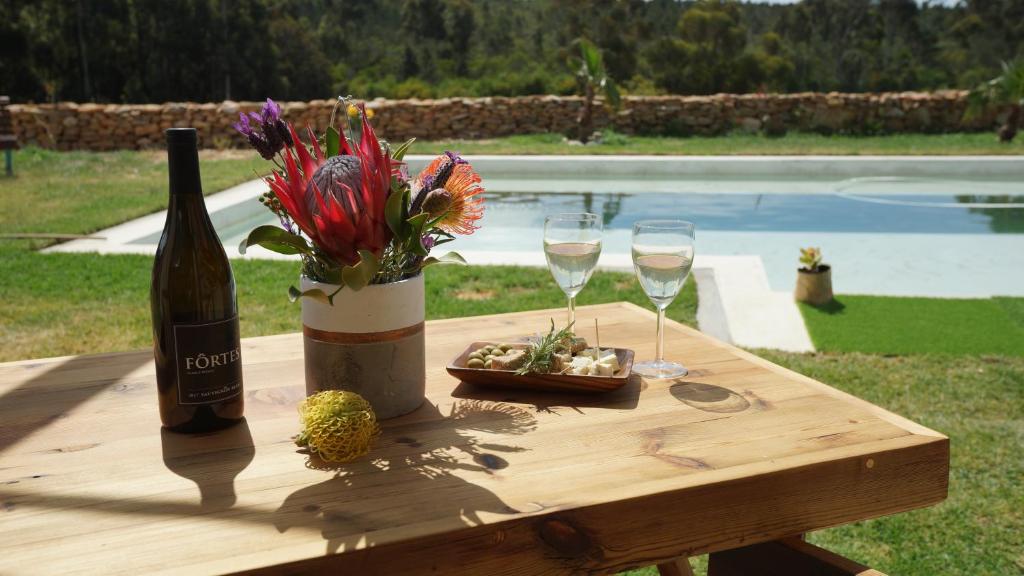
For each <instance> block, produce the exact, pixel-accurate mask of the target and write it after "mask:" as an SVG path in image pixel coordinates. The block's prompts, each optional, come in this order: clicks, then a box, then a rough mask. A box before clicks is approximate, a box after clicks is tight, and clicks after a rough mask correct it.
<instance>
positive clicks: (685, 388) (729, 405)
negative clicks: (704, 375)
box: [669, 380, 750, 413]
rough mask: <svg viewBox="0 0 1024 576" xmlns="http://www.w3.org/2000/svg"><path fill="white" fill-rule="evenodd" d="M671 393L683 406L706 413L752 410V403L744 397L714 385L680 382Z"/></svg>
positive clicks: (671, 389)
mask: <svg viewBox="0 0 1024 576" xmlns="http://www.w3.org/2000/svg"><path fill="white" fill-rule="evenodd" d="M669 392H671V394H672V396H673V397H675V399H676V400H679V401H680V402H682V403H683V404H686V405H687V406H690V407H691V408H696V409H698V410H703V411H705V412H717V413H728V412H742V411H744V410H746V409H747V408H750V401H749V400H747V399H746V398H744V397H743V396H741V395H739V394H737V393H735V392H733V391H732V390H729V389H728V388H723V387H721V386H715V385H713V384H702V383H700V382H687V381H685V380H679V381H677V382H676V383H675V384H673V385H672V386H670V387H669Z"/></svg>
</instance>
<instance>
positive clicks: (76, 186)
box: [0, 147, 267, 242]
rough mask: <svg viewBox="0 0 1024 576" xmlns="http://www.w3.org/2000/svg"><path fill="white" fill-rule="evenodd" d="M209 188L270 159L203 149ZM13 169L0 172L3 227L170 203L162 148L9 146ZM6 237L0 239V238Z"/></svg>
mask: <svg viewBox="0 0 1024 576" xmlns="http://www.w3.org/2000/svg"><path fill="white" fill-rule="evenodd" d="M200 161H201V162H202V177H203V191H204V192H206V193H207V194H209V193H211V192H217V191H219V190H223V189H225V188H228V187H230V186H232V185H234V184H239V183H241V182H245V181H246V180H251V179H253V178H254V177H255V172H254V170H257V169H259V170H264V171H266V168H267V164H266V162H264V161H263V160H262V159H261V158H260V157H259V156H258V155H256V154H255V153H249V152H245V153H242V152H238V151H230V152H217V151H203V153H202V154H201V156H200ZM14 174H15V175H14V177H13V178H7V177H0V234H11V233H26V232H33V233H42V232H46V233H65V234H72V233H78V234H85V233H89V232H95V231H96V230H100V229H102V228H105V227H107V226H112V225H114V224H118V223H121V222H124V221H126V220H130V219H132V218H135V217H138V216H143V215H145V214H149V213H151V212H156V211H157V210H163V209H165V208H167V154H166V153H165V152H163V151H145V152H136V151H127V150H126V151H120V152H55V151H52V150H43V149H40V148H31V147H30V148H26V149H23V150H19V151H17V152H16V153H15V154H14ZM0 242H3V240H0Z"/></svg>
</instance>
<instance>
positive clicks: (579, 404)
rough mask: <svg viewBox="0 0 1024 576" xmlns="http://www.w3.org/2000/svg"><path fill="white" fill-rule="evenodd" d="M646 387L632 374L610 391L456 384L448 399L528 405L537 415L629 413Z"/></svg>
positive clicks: (639, 378)
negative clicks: (585, 411) (587, 410)
mask: <svg viewBox="0 0 1024 576" xmlns="http://www.w3.org/2000/svg"><path fill="white" fill-rule="evenodd" d="M646 388H647V383H646V382H644V381H643V378H641V377H640V376H639V375H637V374H633V375H632V376H630V378H629V381H628V382H626V384H625V385H623V386H622V388H619V389H618V390H613V391H611V392H594V393H585V392H582V393H573V392H540V391H536V390H514V389H510V388H509V389H506V388H487V387H485V386H477V385H476V384H470V383H469V382H459V385H458V386H457V387H456V388H455V390H453V391H452V396H453V397H455V398H467V399H477V400H487V401H493V402H511V403H515V404H529V405H532V406H533V408H534V410H535V411H537V412H549V413H554V414H557V413H558V412H559V409H560V408H568V409H571V410H574V411H576V412H578V413H580V414H582V413H583V410H582V409H583V408H605V409H610V410H633V409H634V408H636V405H637V403H638V402H639V401H640V393H641V392H643V391H644V390H645V389H646Z"/></svg>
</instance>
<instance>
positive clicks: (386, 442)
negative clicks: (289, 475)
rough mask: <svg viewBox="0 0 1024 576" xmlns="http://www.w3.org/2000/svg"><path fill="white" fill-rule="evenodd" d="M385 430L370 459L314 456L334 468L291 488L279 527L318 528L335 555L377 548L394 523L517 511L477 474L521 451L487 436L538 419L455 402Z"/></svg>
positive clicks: (406, 526) (527, 427)
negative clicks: (331, 459)
mask: <svg viewBox="0 0 1024 576" xmlns="http://www.w3.org/2000/svg"><path fill="white" fill-rule="evenodd" d="M383 428H384V430H383V433H382V435H381V437H380V438H379V439H378V440H377V442H376V443H375V445H374V447H373V449H372V451H371V453H370V457H369V458H368V459H362V460H358V461H355V462H351V463H347V464H341V465H332V464H329V463H326V462H324V461H322V460H320V459H319V458H318V457H316V456H315V455H310V456H309V459H308V460H307V466H308V467H310V468H314V469H318V470H325V471H330V472H332V473H333V474H332V476H331V478H329V479H328V480H325V481H323V482H320V483H318V484H315V485H312V486H308V487H305V488H301V489H299V490H297V491H295V492H293V493H292V494H290V495H289V496H288V497H287V498H286V499H285V501H284V502H283V503H282V504H281V506H280V507H279V508H278V509H277V511H276V512H275V513H274V525H275V526H276V528H277V530H278V531H280V532H285V531H287V530H291V529H299V528H304V529H311V530H316V531H319V532H320V534H321V535H322V537H323V538H324V539H325V540H326V541H327V552H328V553H335V552H342V551H346V550H351V549H353V548H354V547H357V546H372V545H373V544H374V543H375V542H377V541H378V540H379V539H380V537H381V536H382V534H384V533H386V532H387V531H388V530H389V529H398V528H401V529H402V530H404V531H408V530H414V529H415V528H414V527H415V526H416V525H417V524H426V523H431V524H436V523H438V522H457V523H460V524H462V525H476V524H479V523H481V522H482V517H481V514H484V513H489V514H514V513H517V510H515V509H513V508H511V507H509V506H508V505H506V504H505V503H504V502H502V501H501V499H500V498H499V497H498V496H496V495H495V494H494V493H492V492H491V491H489V490H487V489H486V488H485V487H484V486H483V485H482V484H481V483H480V482H477V481H475V480H476V479H479V478H486V477H494V476H500V473H501V472H500V471H502V470H504V469H506V468H508V467H509V462H508V461H507V460H506V459H505V458H503V457H502V456H501V454H509V453H514V452H519V451H522V450H523V449H522V448H519V447H517V446H508V445H504V444H497V443H489V442H486V441H485V440H484V438H485V437H486V436H489V435H503V436H508V435H517V434H525V433H528V432H530V431H532V430H533V429H535V428H536V420H535V419H534V417H533V416H532V415H531V414H530V413H529V412H526V411H525V410H522V409H521V408H518V407H516V406H513V405H510V404H504V403H501V402H490V401H485V400H458V401H456V402H455V403H454V404H453V405H452V406H451V409H450V410H449V412H448V414H447V415H445V414H443V413H442V412H441V410H440V409H439V408H438V407H437V406H434V405H432V404H429V403H428V404H425V405H424V406H423V407H421V408H420V409H419V410H417V411H416V412H414V413H413V414H410V415H409V416H406V417H403V418H400V419H397V420H393V421H390V422H385V424H384V427H383Z"/></svg>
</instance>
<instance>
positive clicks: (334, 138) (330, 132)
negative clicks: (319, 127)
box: [325, 126, 341, 158]
mask: <svg viewBox="0 0 1024 576" xmlns="http://www.w3.org/2000/svg"><path fill="white" fill-rule="evenodd" d="M325 138H326V140H327V141H326V146H327V157H328V158H330V157H332V156H337V155H338V150H340V149H341V137H340V136H339V135H338V131H337V130H335V129H334V126H328V127H327V133H326V135H325Z"/></svg>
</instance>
